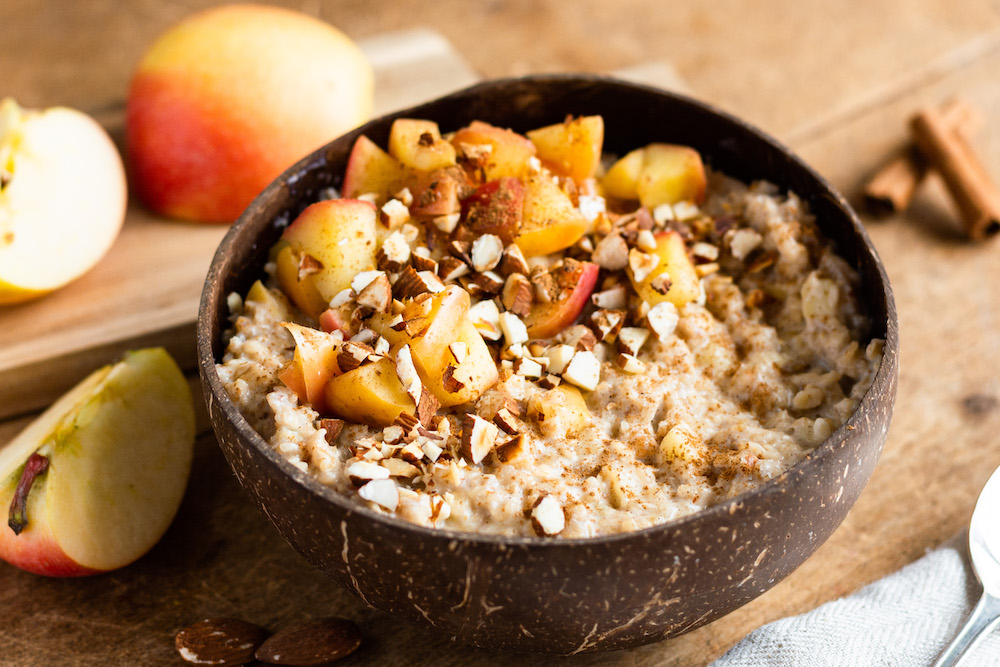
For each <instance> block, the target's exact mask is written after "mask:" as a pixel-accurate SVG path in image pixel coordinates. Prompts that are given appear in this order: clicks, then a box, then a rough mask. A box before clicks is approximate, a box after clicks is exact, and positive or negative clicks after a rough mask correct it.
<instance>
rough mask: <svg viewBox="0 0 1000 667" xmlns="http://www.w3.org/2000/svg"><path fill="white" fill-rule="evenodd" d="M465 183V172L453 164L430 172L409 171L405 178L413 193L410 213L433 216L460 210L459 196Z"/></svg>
mask: <svg viewBox="0 0 1000 667" xmlns="http://www.w3.org/2000/svg"><path fill="white" fill-rule="evenodd" d="M466 183H467V179H466V177H465V172H464V171H462V170H461V169H459V168H458V167H454V166H453V167H451V168H443V169H437V170H434V171H431V172H421V171H413V172H410V174H409V176H407V178H406V180H405V185H406V187H408V188H409V189H410V192H411V193H412V195H413V204H412V205H411V206H410V213H411V214H413V215H424V216H435V217H436V216H441V215H450V214H452V213H457V212H458V211H459V210H461V205H460V204H459V198H460V197H461V195H462V192H463V189H464V188H465V185H466Z"/></svg>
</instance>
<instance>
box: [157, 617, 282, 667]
mask: <svg viewBox="0 0 1000 667" xmlns="http://www.w3.org/2000/svg"><path fill="white" fill-rule="evenodd" d="M268 634H270V633H269V632H268V631H267V630H265V629H264V628H262V627H260V626H259V625H255V624H253V623H250V622H249V621H243V620H241V619H238V618H208V619H205V620H204V621H198V622H197V623H195V624H193V625H189V626H188V627H186V628H184V629H183V630H181V631H180V632H178V633H177V637H176V638H175V639H174V644H175V646H176V647H177V652H178V653H180V654H181V658H183V659H184V660H185V661H186V662H189V663H191V664H193V665H245V664H246V663H248V662H250V661H251V660H253V656H254V651H256V650H257V648H258V647H259V646H260V645H261V644H263V643H264V640H265V639H267V636H268Z"/></svg>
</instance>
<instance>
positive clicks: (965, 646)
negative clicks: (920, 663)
mask: <svg viewBox="0 0 1000 667" xmlns="http://www.w3.org/2000/svg"><path fill="white" fill-rule="evenodd" d="M997 622H1000V598H996V597H993V596H992V595H990V594H989V593H983V597H981V598H979V602H978V603H977V604H976V608H975V609H973V610H972V613H971V614H969V618H968V619H966V621H965V625H963V626H962V629H961V631H959V633H958V636H956V637H955V639H953V640H952V642H951V644H949V645H948V648H946V649H945V650H944V652H943V653H941V656H940V657H939V658H938V659H937V662H935V663H934V667H953V666H954V665H957V664H958V663H959V662H960V661H961V660H962V657H963V656H964V655H965V654H966V652H967V651H968V650H969V649H971V648H972V647H973V646H974V645H975V644H976V643H977V642H978V641H979V640H980V639H982V638H983V637H985V636H986V635H987V634H988V633H989V631H990V630H992V629H993V628H994V626H996V624H997Z"/></svg>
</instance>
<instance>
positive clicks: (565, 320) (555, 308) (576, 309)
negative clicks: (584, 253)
mask: <svg viewBox="0 0 1000 667" xmlns="http://www.w3.org/2000/svg"><path fill="white" fill-rule="evenodd" d="M599 272H600V267H599V266H597V264H594V263H592V262H579V263H578V267H577V268H576V269H575V270H574V275H573V276H567V277H566V278H565V279H566V280H567V281H568V282H570V283H571V284H572V285H573V287H572V289H571V291H570V292H569V295H568V296H567V297H566V298H564V299H560V300H558V301H553V302H552V303H541V302H536V304H535V307H534V308H532V309H531V312H530V313H528V316H527V317H525V318H524V324H525V326H526V327H527V328H528V335H529V336H531V337H532V338H551V337H552V336H555V335H556V334H557V333H559V332H560V331H562V330H563V329H565V328H566V327H568V326H569V325H571V324H573V323H574V322H575V321H576V318H578V317H579V316H580V313H581V312H583V309H584V307H585V306H586V305H587V302H588V301H589V300H590V295H591V293H593V291H594V286H595V285H596V284H597V274H598V273H599Z"/></svg>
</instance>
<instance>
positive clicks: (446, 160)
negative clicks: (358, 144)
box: [389, 118, 455, 171]
mask: <svg viewBox="0 0 1000 667" xmlns="http://www.w3.org/2000/svg"><path fill="white" fill-rule="evenodd" d="M389 155H391V156H393V157H394V158H396V159H397V160H399V161H400V163H402V164H403V166H405V167H410V168H411V169H417V170H420V171H434V170H435V169H444V168H445V167H451V166H454V164H455V147H454V146H452V145H451V144H449V143H448V142H447V141H445V140H444V139H442V138H441V130H440V129H439V128H438V124H437V123H435V122H434V121H432V120H418V119H416V118H397V119H396V120H394V121H393V122H392V127H391V128H390V129H389Z"/></svg>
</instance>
